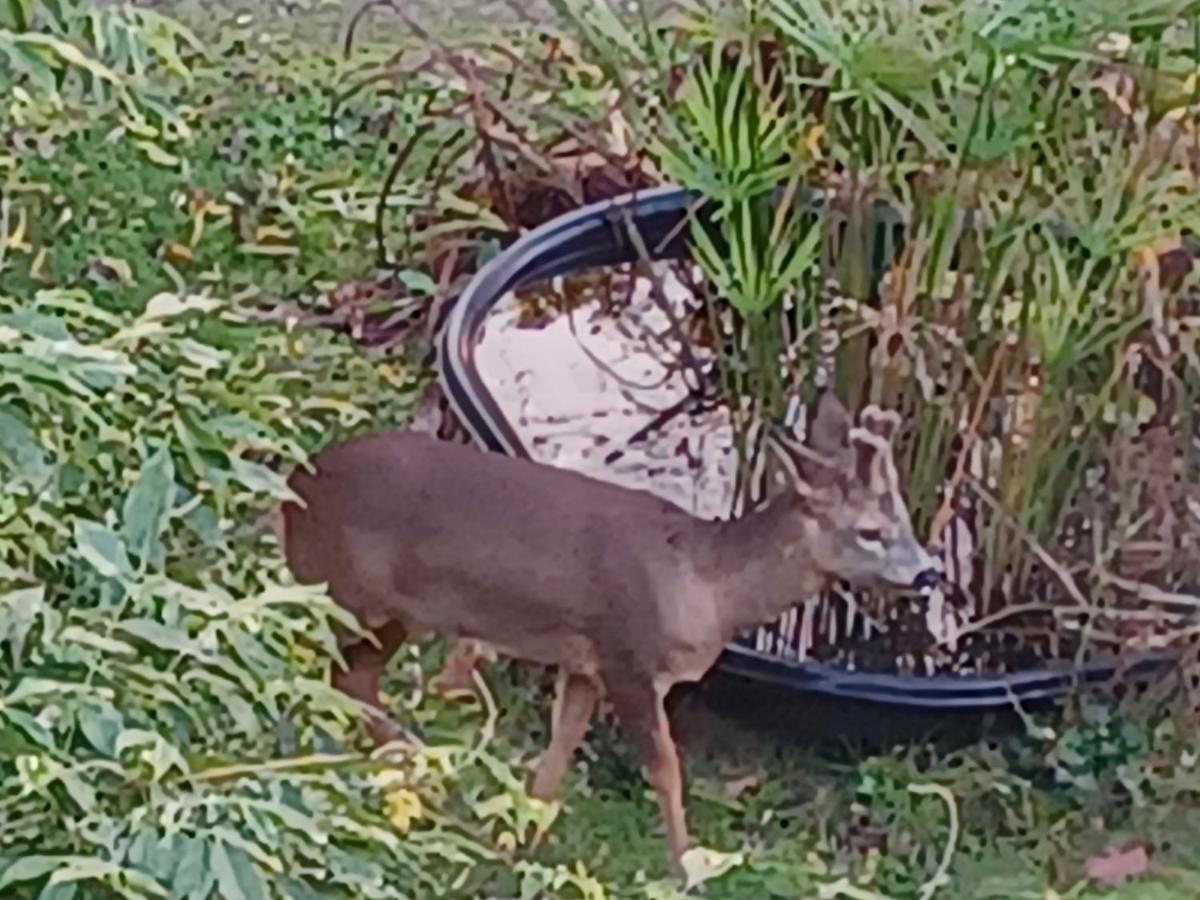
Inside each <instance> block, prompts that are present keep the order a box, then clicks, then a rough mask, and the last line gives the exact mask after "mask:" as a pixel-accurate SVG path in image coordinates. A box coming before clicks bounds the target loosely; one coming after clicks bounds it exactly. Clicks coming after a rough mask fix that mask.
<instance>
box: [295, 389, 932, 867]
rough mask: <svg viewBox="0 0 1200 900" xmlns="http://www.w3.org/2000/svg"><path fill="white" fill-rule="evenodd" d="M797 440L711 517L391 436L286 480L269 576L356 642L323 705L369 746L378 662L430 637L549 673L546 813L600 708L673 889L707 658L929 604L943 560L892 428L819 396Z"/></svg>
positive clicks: (334, 453) (343, 450)
mask: <svg viewBox="0 0 1200 900" xmlns="http://www.w3.org/2000/svg"><path fill="white" fill-rule="evenodd" d="M816 406H817V409H816V414H815V416H813V417H812V421H811V423H810V426H809V428H808V434H807V439H806V441H805V442H804V443H803V444H802V443H800V442H797V441H794V440H790V439H789V440H781V441H779V442H777V446H778V447H780V448H781V457H782V458H784V459H785V466H784V470H785V471H786V472H787V473H788V474H789V476H790V478H789V480H790V482H791V483H790V486H789V489H788V490H784V491H779V492H776V495H775V496H774V497H771V498H769V499H768V500H767V501H765V502H764V503H762V504H761V505H760V506H758V507H757V508H755V509H754V510H752V511H751V512H749V513H747V514H745V515H742V516H741V517H738V518H735V519H730V520H717V521H710V520H705V519H700V518H698V517H695V516H692V515H691V514H689V513H688V512H686V511H685V510H683V509H681V508H680V507H678V506H676V505H674V504H672V503H669V502H668V501H666V500H664V499H662V498H659V497H657V496H655V495H654V494H652V493H650V492H648V491H643V490H634V489H631V488H628V487H624V486H619V485H614V484H610V483H606V482H602V481H599V480H597V479H593V478H589V477H587V476H585V475H583V474H581V473H578V472H572V471H569V470H566V469H562V468H558V467H554V466H550V465H546V464H542V463H538V462H534V461H532V460H528V459H521V458H515V457H509V456H506V455H503V454H498V453H490V452H481V451H480V450H478V449H476V448H474V447H470V446H467V445H463V444H454V443H447V442H443V441H438V440H437V439H436V438H435V437H433V436H431V435H429V434H423V433H419V432H417V433H415V432H411V431H391V432H379V433H373V434H365V435H360V436H357V437H352V438H350V439H348V440H346V441H344V442H342V443H339V444H336V445H333V446H331V447H329V448H327V449H324V450H322V451H320V452H319V453H317V454H316V455H315V456H314V457H313V458H312V461H311V465H310V466H309V467H308V468H297V469H296V470H294V471H293V472H292V474H291V475H290V476H289V478H288V484H289V486H290V487H291V489H292V491H293V492H294V495H295V497H294V499H289V500H285V501H284V502H283V503H282V504H281V506H280V508H279V512H280V513H281V522H280V536H281V541H282V544H283V549H284V555H285V557H286V561H287V565H288V567H289V569H290V570H291V572H292V573H293V576H294V577H295V579H296V580H297V581H298V582H300V583H303V584H321V583H324V584H325V585H326V586H327V588H328V591H329V595H330V596H331V597H332V598H333V599H334V601H335V602H336V603H337V604H338V605H339V606H341V607H342V608H343V609H344V610H347V611H348V612H350V613H352V614H353V616H354V617H355V618H356V619H357V620H358V622H359V623H360V625H361V626H362V627H363V629H365V630H366V631H367V632H369V633H370V634H371V635H373V636H374V638H375V640H374V641H370V640H363V639H361V638H359V639H357V640H354V639H352V638H350V637H348V636H342V637H341V638H339V640H344V641H345V642H346V643H345V645H344V647H343V657H344V659H345V661H346V664H347V665H346V667H345V668H336V669H335V671H334V672H333V675H332V682H333V686H334V687H335V689H337V690H339V691H341V692H343V693H344V694H346V695H348V696H349V697H350V698H352V699H354V700H356V701H358V702H359V703H360V704H361V706H362V708H363V709H364V711H365V713H366V715H367V720H368V721H367V727H368V732H369V735H370V737H371V738H372V739H373V740H374V741H376V742H377V743H381V744H382V743H386V742H387V741H389V740H392V739H394V738H395V736H396V735H397V734H398V733H399V731H398V726H397V725H396V724H395V723H394V722H393V721H392V720H391V719H390V718H389V717H388V714H387V712H386V710H385V709H384V708H383V704H382V702H381V701H380V698H379V682H380V677H381V674H382V673H383V671H384V669H385V667H386V665H387V663H388V661H389V659H390V658H391V657H392V655H393V654H394V653H395V652H396V651H397V650H398V649H399V648H400V646H401V645H402V644H403V643H404V642H406V641H420V640H423V639H425V638H426V637H428V636H430V635H441V636H443V637H446V638H448V639H450V640H458V641H464V640H466V641H479V642H482V643H484V644H486V645H487V646H489V647H492V648H495V650H496V651H497V652H498V653H500V654H502V655H504V656H506V657H510V658H514V659H517V660H523V661H526V662H530V663H537V664H541V665H544V666H552V667H557V678H556V686H555V695H554V702H553V707H552V712H551V729H550V740H549V743H548V746H547V748H546V750H545V752H544V753H543V754H542V755H541V758H540V760H539V761H538V763H537V765H536V768H535V771H534V773H533V784H532V787H531V790H530V794H531V795H532V796H533V797H536V798H538V799H541V800H544V801H552V800H554V799H555V798H556V797H557V795H558V792H559V789H560V785H561V782H562V780H563V778H564V776H565V775H566V773H567V772H568V770H569V768H570V766H571V763H572V759H573V757H574V754H575V752H576V750H577V749H578V747H579V746H580V744H581V743H582V742H583V740H584V738H585V736H586V733H587V730H588V727H589V724H590V722H591V720H592V717H593V715H594V713H595V710H596V708H597V704H598V703H599V702H600V701H601V700H605V701H607V702H608V703H609V704H610V705H611V708H612V710H613V712H614V713H615V714H616V718H617V720H618V723H619V725H620V726H621V728H622V730H623V731H624V733H625V734H626V736H627V738H628V739H629V740H631V742H632V743H633V744H634V746H635V748H636V749H637V751H638V752H639V754H640V757H641V760H642V762H643V764H644V766H645V769H646V772H647V774H648V779H649V782H650V784H651V786H652V787H653V789H654V792H655V794H656V797H657V801H658V806H659V810H660V813H661V816H662V820H663V823H664V826H665V832H666V845H667V851H668V859H669V863H670V866H671V869H672V872H673V873H674V874H675V875H676V876H682V874H683V863H682V860H683V856H684V854H685V852H686V851H687V849H688V845H689V836H688V830H687V824H686V820H685V811H684V803H683V784H682V775H681V766H680V760H679V755H678V751H677V748H676V745H675V742H674V740H673V737H672V733H671V727H670V724H669V722H668V719H667V715H666V712H665V708H664V700H665V698H666V696H667V694H668V692H669V691H670V690H671V688H672V687H673V686H675V685H676V684H680V683H684V682H694V681H698V680H700V679H701V678H702V676H704V674H705V673H706V672H707V671H708V670H709V669H710V668H711V667H712V666H713V665H714V663H715V662H716V661H717V659H718V657H719V656H720V655H721V653H722V650H723V648H724V647H725V645H726V644H727V643H728V642H729V641H730V640H731V639H732V638H733V637H734V636H735V635H737V634H739V633H741V632H743V631H744V630H746V629H750V628H753V627H757V626H759V625H762V624H765V623H767V622H769V621H772V620H774V619H776V618H778V617H779V616H780V615H782V614H783V613H784V612H785V611H787V610H788V609H790V608H792V607H794V606H795V605H797V604H798V603H799V602H800V601H802V600H803V599H805V598H807V597H811V596H813V595H815V594H817V593H819V592H820V591H822V590H824V589H825V588H826V587H828V586H829V585H831V584H832V583H834V582H837V581H847V582H849V583H852V584H857V585H864V586H867V585H870V586H891V587H894V588H907V589H915V590H918V591H921V592H926V593H927V592H929V591H931V590H932V589H933V587H934V586H935V585H936V584H937V583H938V580H939V579H940V577H941V563H940V562H939V560H938V559H937V558H936V557H935V556H934V555H932V554H931V553H930V552H929V551H928V550H927V549H926V548H925V547H924V546H923V545H922V544H921V543H919V542H918V541H917V539H916V538H915V537H914V534H913V528H912V524H911V521H910V518H909V512H908V508H907V506H906V504H905V501H904V499H903V497H902V494H901V487H900V480H899V477H898V475H897V471H896V467H895V463H894V459H893V453H892V440H893V436H894V434H895V432H896V431H897V428H898V426H899V425H900V418H899V416H898V415H897V414H896V413H895V412H893V411H885V410H882V409H879V408H878V407H875V406H869V407H867V408H865V409H864V410H862V412H861V414H860V416H859V422H858V424H855V423H854V422H853V421H852V419H851V417H850V415H849V413H848V412H847V411H846V409H845V408H844V407H843V406H842V404H841V403H840V402H839V401H838V400H837V398H836V397H835V396H834V395H833V393H832V392H831V391H828V390H826V391H824V392H823V393H822V394H821V395H820V396H819V398H818V400H817V404H816Z"/></svg>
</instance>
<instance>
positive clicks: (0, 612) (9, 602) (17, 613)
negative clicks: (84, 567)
mask: <svg viewBox="0 0 1200 900" xmlns="http://www.w3.org/2000/svg"><path fill="white" fill-rule="evenodd" d="M45 604H46V589H45V588H44V587H42V586H41V585H38V586H36V587H28V588H19V589H17V590H15V591H9V592H8V593H7V594H3V595H0V641H3V642H5V643H7V644H8V650H9V657H10V659H11V661H12V665H13V668H14V669H15V668H17V667H18V666H19V665H20V663H21V660H22V658H23V656H24V654H25V640H26V638H27V637H28V635H29V631H30V629H32V628H33V625H34V623H35V622H36V621H37V620H38V617H39V616H40V615H41V614H42V612H43V610H44V609H45V608H46V606H45Z"/></svg>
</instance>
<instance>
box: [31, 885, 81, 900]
mask: <svg viewBox="0 0 1200 900" xmlns="http://www.w3.org/2000/svg"><path fill="white" fill-rule="evenodd" d="M78 890H79V886H78V885H77V884H76V883H75V882H73V881H68V882H60V883H53V882H51V883H48V884H47V885H46V886H45V887H44V888H42V892H41V893H40V894H38V897H37V900H74V897H75V892H76V891H78Z"/></svg>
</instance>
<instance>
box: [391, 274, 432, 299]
mask: <svg viewBox="0 0 1200 900" xmlns="http://www.w3.org/2000/svg"><path fill="white" fill-rule="evenodd" d="M399 278H400V280H401V281H402V282H403V283H404V286H405V287H406V288H408V289H409V290H410V291H415V292H416V293H418V294H426V295H428V296H430V297H432V296H433V295H434V294H435V293H436V292H437V284H436V283H435V282H434V280H433V279H432V278H430V277H429V276H428V275H426V274H425V273H424V272H418V271H415V270H413V269H405V270H404V271H402V272H400V274H399Z"/></svg>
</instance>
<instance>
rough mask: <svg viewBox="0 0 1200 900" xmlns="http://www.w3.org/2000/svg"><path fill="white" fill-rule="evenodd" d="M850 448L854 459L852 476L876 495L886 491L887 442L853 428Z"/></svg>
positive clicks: (873, 434) (860, 429) (876, 435)
mask: <svg viewBox="0 0 1200 900" xmlns="http://www.w3.org/2000/svg"><path fill="white" fill-rule="evenodd" d="M850 447H851V450H852V452H853V458H854V476H855V477H856V478H857V479H858V480H859V481H860V482H861V483H862V484H863V485H865V486H866V487H867V488H869V489H870V490H872V491H874V492H876V493H883V492H884V491H886V490H887V475H886V472H885V462H886V454H887V453H888V450H889V445H888V443H887V441H886V440H884V438H883V437H882V436H880V435H878V434H875V433H874V432H871V431H868V430H867V429H866V428H855V429H853V430H852V431H851V432H850Z"/></svg>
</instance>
